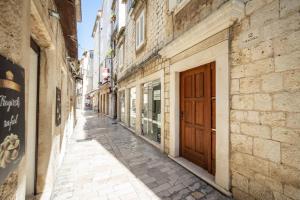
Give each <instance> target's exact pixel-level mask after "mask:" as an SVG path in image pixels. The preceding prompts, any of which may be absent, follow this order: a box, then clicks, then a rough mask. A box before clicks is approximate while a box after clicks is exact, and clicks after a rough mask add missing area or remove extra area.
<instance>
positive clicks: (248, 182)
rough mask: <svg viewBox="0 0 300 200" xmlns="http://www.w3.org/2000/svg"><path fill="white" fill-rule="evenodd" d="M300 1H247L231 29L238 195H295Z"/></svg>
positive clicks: (299, 191)
mask: <svg viewBox="0 0 300 200" xmlns="http://www.w3.org/2000/svg"><path fill="white" fill-rule="evenodd" d="M299 9H300V2H299V1H285V0H280V1H279V0H274V1H247V2H246V3H245V17H244V18H243V19H242V20H241V21H240V22H239V23H237V24H235V25H234V26H233V28H232V37H231V38H232V41H231V45H230V46H231V49H230V50H231V54H230V58H231V87H230V94H231V112H230V127H231V128H230V132H231V172H232V174H231V176H232V187H233V189H232V192H233V194H234V196H235V197H236V198H237V199H276V200H277V199H299V197H300V179H299V175H300V162H299V155H300V146H299V142H298V141H299V128H300V118H299V116H300V115H299V111H300V107H299V105H300V104H299V99H300V93H299V89H300V87H299V86H300V85H299V84H300V76H299V75H300V74H299V64H298V63H299V62H298V61H299V47H300V43H299V42H300V34H299V28H300V15H299Z"/></svg>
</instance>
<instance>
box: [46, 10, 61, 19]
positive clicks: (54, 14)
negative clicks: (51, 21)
mask: <svg viewBox="0 0 300 200" xmlns="http://www.w3.org/2000/svg"><path fill="white" fill-rule="evenodd" d="M48 12H49V16H51V17H54V18H56V19H60V16H59V13H58V12H57V11H55V10H51V9H49V10H48Z"/></svg>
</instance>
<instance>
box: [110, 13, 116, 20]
mask: <svg viewBox="0 0 300 200" xmlns="http://www.w3.org/2000/svg"><path fill="white" fill-rule="evenodd" d="M110 19H111V21H112V22H115V21H116V19H117V15H116V13H112V14H111V16H110Z"/></svg>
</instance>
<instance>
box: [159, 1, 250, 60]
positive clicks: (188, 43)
mask: <svg viewBox="0 0 300 200" xmlns="http://www.w3.org/2000/svg"><path fill="white" fill-rule="evenodd" d="M244 7H245V4H244V3H243V2H242V1H241V0H230V1H228V2H227V3H225V4H224V5H223V6H221V7H220V8H219V9H218V10H216V11H214V12H213V13H212V14H211V15H209V16H208V17H207V18H205V19H204V20H202V21H201V22H199V23H198V24H196V25H195V26H193V27H192V28H191V29H189V30H187V31H186V32H185V33H183V34H182V35H180V36H178V37H177V38H175V39H174V40H172V41H171V42H170V43H169V44H167V45H166V46H165V47H164V48H163V49H162V50H161V51H159V54H160V55H161V56H162V57H163V58H171V57H173V56H175V55H177V54H178V53H181V52H183V51H184V50H185V49H188V48H190V47H192V46H194V45H196V44H198V43H199V42H202V41H203V40H205V39H207V38H208V37H210V36H212V35H215V34H216V33H218V32H220V31H222V30H224V29H226V28H229V27H230V26H232V25H233V23H234V22H235V21H238V20H240V19H241V18H242V17H243V16H244Z"/></svg>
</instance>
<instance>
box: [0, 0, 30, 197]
mask: <svg viewBox="0 0 300 200" xmlns="http://www.w3.org/2000/svg"><path fill="white" fill-rule="evenodd" d="M28 2H29V1H28V0H25V1H23V0H4V1H1V2H0V54H1V55H2V56H4V57H6V58H8V59H10V60H11V61H13V62H14V63H16V64H18V65H20V66H22V67H24V68H25V71H26V70H27V69H26V66H27V64H28V59H27V58H26V54H25V55H24V54H23V52H24V49H26V48H27V47H28V46H29V41H26V40H25V37H26V36H27V35H28V34H27V32H28V27H26V26H27V25H28V23H29V20H28V19H27V20H26V18H27V16H28V9H29V6H28V5H26V4H28ZM20 19H25V20H24V21H22V20H20ZM25 81H26V80H25ZM25 92H26V91H25ZM24 166H25V159H24V158H23V159H22V161H21V162H20V167H19V169H16V170H15V171H13V172H11V173H10V175H9V176H8V177H7V178H6V181H5V182H4V183H3V184H2V185H0V199H7V200H12V199H15V198H16V197H17V190H18V189H19V190H22V189H23V188H24V187H25V185H24V184H23V185H21V184H19V186H18V182H22V181H24V176H23V175H24V173H25V171H24V170H23V169H22V168H23V167H24ZM24 195H25V194H24Z"/></svg>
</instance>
